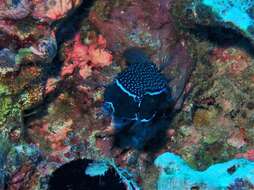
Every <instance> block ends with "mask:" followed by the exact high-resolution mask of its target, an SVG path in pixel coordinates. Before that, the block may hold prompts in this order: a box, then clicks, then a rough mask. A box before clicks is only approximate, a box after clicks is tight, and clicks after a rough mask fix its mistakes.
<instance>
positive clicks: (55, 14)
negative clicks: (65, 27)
mask: <svg viewBox="0 0 254 190" xmlns="http://www.w3.org/2000/svg"><path fill="white" fill-rule="evenodd" d="M81 3H82V0H71V1H69V0H57V1H55V0H33V4H34V9H33V13H32V15H33V17H35V18H36V19H39V20H43V21H47V22H52V21H55V20H59V19H62V18H63V17H66V16H67V15H68V14H69V13H70V12H72V11H73V10H75V8H77V7H78V6H79V5H80V4H81Z"/></svg>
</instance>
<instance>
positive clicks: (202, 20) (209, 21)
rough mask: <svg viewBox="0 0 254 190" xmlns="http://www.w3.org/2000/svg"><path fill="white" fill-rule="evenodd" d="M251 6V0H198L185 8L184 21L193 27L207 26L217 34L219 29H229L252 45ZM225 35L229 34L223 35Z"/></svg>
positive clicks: (252, 21) (252, 4)
mask: <svg viewBox="0 0 254 190" xmlns="http://www.w3.org/2000/svg"><path fill="white" fill-rule="evenodd" d="M253 6H254V2H253V1H252V0H245V1H242V0H234V1H231V0H198V1H194V2H191V3H190V4H188V5H187V6H186V8H185V11H186V12H185V14H186V16H188V17H189V18H186V19H187V20H188V21H190V23H191V22H193V23H192V24H194V25H199V26H200V25H202V26H208V27H211V28H214V30H218V32H220V31H222V30H221V29H220V28H224V29H225V30H229V29H231V30H233V31H236V32H238V33H240V34H242V35H243V36H245V37H246V38H248V39H250V40H251V41H252V43H253V42H254V32H253V31H254V29H253V24H254V19H253V18H254V17H253ZM187 12H188V13H187ZM190 12H192V13H191V14H190ZM190 15H191V16H190ZM190 23H189V24H190ZM227 35H228V36H230V35H231V34H228V33H225V36H227ZM235 40H236V39H235Z"/></svg>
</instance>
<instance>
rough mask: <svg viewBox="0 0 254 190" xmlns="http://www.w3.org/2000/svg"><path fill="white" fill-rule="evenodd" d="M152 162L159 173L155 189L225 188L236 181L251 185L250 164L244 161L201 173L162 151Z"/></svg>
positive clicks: (208, 169) (177, 157) (251, 172)
mask: <svg viewBox="0 0 254 190" xmlns="http://www.w3.org/2000/svg"><path fill="white" fill-rule="evenodd" d="M154 163H155V165H156V166H157V167H158V168H160V171H161V173H160V177H159V179H158V181H157V190H169V189H171V190H177V189H192V188H198V189H202V190H212V189H227V188H229V187H232V186H234V184H235V183H236V181H238V180H239V179H240V180H243V181H246V184H247V183H249V184H254V175H253V171H254V163H253V162H250V161H248V160H246V159H233V160H230V161H228V162H225V163H220V164H215V165H212V166H210V167H209V168H207V169H206V170H205V171H197V170H194V169H192V168H190V167H189V166H188V165H187V163H186V162H185V161H184V160H183V159H182V158H181V157H180V156H178V155H175V154H173V153H169V152H166V153H163V154H161V155H160V156H158V157H157V158H156V160H155V161H154ZM243 185H245V184H244V183H243ZM251 186H253V185H251Z"/></svg>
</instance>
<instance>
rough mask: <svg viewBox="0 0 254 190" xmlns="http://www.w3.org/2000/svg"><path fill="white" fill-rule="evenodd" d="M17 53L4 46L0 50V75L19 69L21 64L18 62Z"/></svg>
mask: <svg viewBox="0 0 254 190" xmlns="http://www.w3.org/2000/svg"><path fill="white" fill-rule="evenodd" d="M15 56H16V55H15V53H14V52H12V51H11V50H9V49H7V48H4V49H2V50H0V75H5V74H7V73H9V72H15V71H18V70H19V64H16V59H15Z"/></svg>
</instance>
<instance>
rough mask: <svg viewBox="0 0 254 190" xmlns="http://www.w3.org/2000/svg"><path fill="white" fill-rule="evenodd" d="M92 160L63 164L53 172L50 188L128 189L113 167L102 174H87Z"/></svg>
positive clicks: (59, 189) (62, 189) (64, 189)
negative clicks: (92, 175)
mask: <svg viewBox="0 0 254 190" xmlns="http://www.w3.org/2000/svg"><path fill="white" fill-rule="evenodd" d="M92 162H93V161H92V160H88V159H79V160H74V161H71V162H69V163H66V164H64V165H62V166H61V167H60V168H58V169H57V170H55V171H54V172H53V173H52V175H51V177H50V179H49V188H48V190H107V189H108V190H109V189H110V190H127V187H126V185H125V184H124V183H123V181H122V180H121V178H120V176H119V174H118V173H117V172H116V171H115V169H114V168H112V167H111V168H109V170H108V171H106V173H105V174H104V175H101V176H94V177H91V176H89V175H86V173H85V170H86V168H87V166H88V165H89V164H91V163H92ZM98 169H99V168H98ZM133 189H134V188H133Z"/></svg>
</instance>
